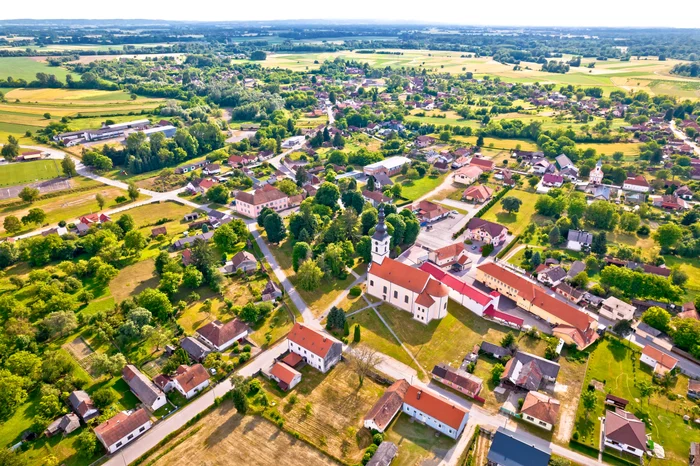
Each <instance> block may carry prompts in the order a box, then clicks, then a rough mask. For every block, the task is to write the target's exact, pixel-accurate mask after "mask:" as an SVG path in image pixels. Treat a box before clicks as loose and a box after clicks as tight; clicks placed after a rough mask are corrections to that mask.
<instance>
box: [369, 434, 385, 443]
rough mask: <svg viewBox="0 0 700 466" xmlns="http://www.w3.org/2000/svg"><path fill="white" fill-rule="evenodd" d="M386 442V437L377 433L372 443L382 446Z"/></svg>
mask: <svg viewBox="0 0 700 466" xmlns="http://www.w3.org/2000/svg"><path fill="white" fill-rule="evenodd" d="M383 441H384V436H383V435H382V434H381V433H376V434H374V435H373V436H372V443H374V444H375V445H380V444H381V443H382V442H383Z"/></svg>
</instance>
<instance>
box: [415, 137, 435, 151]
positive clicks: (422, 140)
mask: <svg viewBox="0 0 700 466" xmlns="http://www.w3.org/2000/svg"><path fill="white" fill-rule="evenodd" d="M432 144H435V138H434V137H432V136H418V137H417V138H416V147H420V148H423V147H428V146H430V145H432Z"/></svg>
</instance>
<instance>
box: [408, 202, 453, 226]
mask: <svg viewBox="0 0 700 466" xmlns="http://www.w3.org/2000/svg"><path fill="white" fill-rule="evenodd" d="M410 209H411V211H413V213H414V214H416V217H418V221H419V222H421V223H432V222H436V221H438V220H441V219H443V218H445V217H447V216H448V215H449V214H450V212H449V211H448V210H447V209H445V208H444V207H442V206H441V205H438V204H435V203H434V202H430V201H420V202H419V203H418V204H413V205H412V206H411V207H410Z"/></svg>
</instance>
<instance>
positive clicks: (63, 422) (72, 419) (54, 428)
mask: <svg viewBox="0 0 700 466" xmlns="http://www.w3.org/2000/svg"><path fill="white" fill-rule="evenodd" d="M79 427H80V418H79V417H78V416H77V415H76V414H73V413H68V414H64V415H63V416H61V417H59V418H58V419H56V420H55V421H53V422H52V423H51V424H49V425H48V427H46V430H44V435H46V436H47V437H53V436H54V435H56V434H57V433H59V432H62V433H63V435H68V434H70V433H71V432H73V431H75V430H76V429H78V428H79Z"/></svg>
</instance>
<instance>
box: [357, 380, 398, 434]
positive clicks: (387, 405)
mask: <svg viewBox="0 0 700 466" xmlns="http://www.w3.org/2000/svg"><path fill="white" fill-rule="evenodd" d="M408 387H409V383H408V382H407V381H406V380H404V379H400V380H397V381H396V382H394V383H393V384H391V386H390V387H389V388H387V389H386V391H385V392H384V394H383V395H382V397H381V398H379V400H378V401H377V402H376V403H375V404H374V406H372V409H370V410H369V412H368V413H367V415H366V416H365V419H364V426H365V427H366V428H367V429H369V430H377V431H379V432H384V430H386V428H387V427H389V424H391V421H392V420H394V418H395V417H396V414H397V413H398V412H399V411H400V410H401V407H402V405H403V400H404V397H405V396H406V392H407V391H408Z"/></svg>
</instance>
